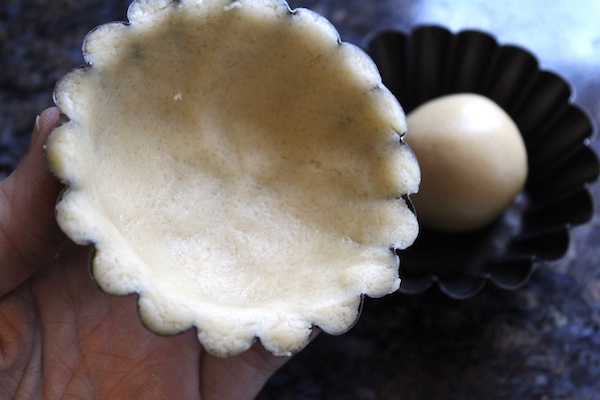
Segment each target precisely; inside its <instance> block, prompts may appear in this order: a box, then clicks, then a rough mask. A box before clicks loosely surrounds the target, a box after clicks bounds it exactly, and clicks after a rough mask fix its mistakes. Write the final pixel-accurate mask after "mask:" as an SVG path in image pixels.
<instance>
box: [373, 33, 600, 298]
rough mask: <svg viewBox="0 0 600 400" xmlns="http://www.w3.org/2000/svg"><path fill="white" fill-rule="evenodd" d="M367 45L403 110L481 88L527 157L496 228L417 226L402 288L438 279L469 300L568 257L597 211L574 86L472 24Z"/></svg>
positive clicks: (594, 170) (587, 124) (383, 36)
mask: <svg viewBox="0 0 600 400" xmlns="http://www.w3.org/2000/svg"><path fill="white" fill-rule="evenodd" d="M365 47H366V48H365V50H366V51H367V53H369V55H370V56H371V57H372V58H373V60H374V61H375V63H376V64H377V66H378V68H379V70H380V72H381V75H382V78H383V83H384V84H385V85H386V86H387V87H388V88H389V89H390V90H391V91H392V92H393V93H394V94H395V95H396V97H397V98H398V100H399V101H400V104H401V105H402V106H403V108H404V110H405V112H406V113H407V114H408V113H409V112H410V111H412V110H413V109H414V108H416V107H417V106H419V105H421V104H422V103H424V102H426V101H428V100H431V99H433V98H436V97H439V96H443V95H447V94H452V93H462V92H471V93H478V94H481V95H485V96H487V97H489V98H491V99H492V100H494V101H495V102H496V103H498V105H500V106H501V107H502V108H503V109H504V110H505V111H506V112H507V113H508V114H509V115H510V116H511V117H512V118H513V120H514V121H515V122H516V124H517V125H518V127H519V129H520V131H521V134H522V135H523V138H524V140H525V144H526V147H527V154H528V158H529V176H528V180H527V182H526V185H525V188H524V189H523V191H522V192H521V193H520V194H519V195H518V196H517V198H516V199H515V201H514V202H513V204H512V206H510V207H509V208H508V209H507V210H506V211H505V213H504V214H503V215H502V216H501V217H500V218H499V219H498V220H497V221H495V222H494V223H492V224H491V225H489V226H487V227H484V228H482V229H479V230H477V231H474V232H469V233H440V232H435V231H432V230H428V229H426V228H422V229H421V233H420V235H419V237H418V238H417V240H416V242H415V244H414V245H413V246H412V247H410V248H409V249H407V250H404V251H401V252H399V255H400V256H401V259H402V264H401V276H402V286H401V289H400V291H401V292H403V293H406V294H416V293H420V292H423V291H424V290H426V289H427V288H429V287H430V286H432V285H433V284H437V285H438V286H439V288H440V289H441V291H442V292H444V293H446V294H447V295H448V296H450V297H452V298H457V299H464V298H468V297H471V296H473V295H475V294H476V293H477V292H478V291H479V290H480V289H481V288H482V287H483V286H484V285H485V283H486V281H488V280H489V281H490V282H491V283H493V284H495V285H497V286H498V287H501V288H504V289H516V288H518V287H520V286H522V285H523V284H525V283H526V282H527V280H528V279H529V277H530V276H531V274H532V272H533V271H534V270H535V268H536V267H537V266H538V265H539V264H540V263H541V262H543V261H548V260H556V259H559V258H561V257H563V256H564V255H565V253H566V251H567V249H568V246H569V241H570V235H569V229H570V228H571V227H572V226H574V225H578V224H583V223H586V222H588V221H589V220H590V219H591V218H592V216H593V213H594V204H593V200H592V196H591V194H590V192H589V190H588V185H589V184H590V183H591V182H593V181H595V180H596V179H597V178H598V174H599V169H600V168H599V162H598V157H597V155H596V153H595V152H594V150H593V149H592V147H591V145H590V142H591V139H592V137H593V136H594V134H595V126H594V123H593V121H592V120H591V119H590V118H589V116H588V115H587V114H586V112H585V111H584V110H582V109H581V108H579V107H578V106H576V105H575V104H573V98H574V95H573V91H572V89H571V86H570V84H569V83H568V82H566V81H565V80H564V79H563V78H561V77H559V76H558V75H556V74H554V73H552V72H549V71H545V70H541V69H540V67H539V63H538V61H537V59H536V57H535V56H534V55H532V54H531V53H530V52H528V51H527V50H525V49H523V48H520V47H517V46H513V45H499V44H498V43H497V41H496V39H495V38H494V37H492V36H490V35H489V34H487V33H485V32H481V31H476V30H465V31H460V32H458V33H452V32H450V31H449V30H447V29H446V28H443V27H440V26H421V27H417V28H415V29H414V30H412V31H411V32H408V33H407V32H402V31H397V30H386V31H377V32H374V33H373V34H372V35H370V36H369V38H368V40H367V42H366V46H365ZM409 134H410V126H409ZM418 211H419V210H418V209H417V210H416V212H417V216H418Z"/></svg>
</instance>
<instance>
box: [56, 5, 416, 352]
mask: <svg viewBox="0 0 600 400" xmlns="http://www.w3.org/2000/svg"><path fill="white" fill-rule="evenodd" d="M128 16H129V20H130V24H121V23H114V24H108V25H104V26H101V27H99V28H98V29H96V30H94V31H93V32H91V33H90V35H88V37H87V39H86V42H85V47H84V50H85V56H86V60H87V61H88V63H89V65H88V66H87V67H85V68H81V69H78V70H75V71H73V72H72V73H70V74H69V75H68V76H67V77H66V78H64V79H63V80H62V81H61V82H60V84H59V85H58V87H57V89H56V94H55V97H56V103H57V105H58V106H59V108H60V109H61V111H62V112H63V113H64V114H66V116H67V117H68V118H69V122H68V123H65V124H63V125H62V126H61V127H60V128H58V129H56V130H55V131H54V132H53V134H52V136H51V137H50V140H49V142H48V145H47V155H48V160H49V163H50V165H51V167H52V168H53V170H54V171H55V173H56V174H57V175H58V176H59V177H60V178H61V179H62V180H63V181H64V182H65V183H67V185H68V190H67V191H66V192H65V194H64V196H63V197H62V199H61V201H60V202H59V203H58V205H57V215H58V221H59V223H60V225H61V227H62V228H63V230H64V231H65V232H66V233H67V234H68V235H69V236H70V237H71V238H72V239H73V240H75V241H76V242H77V243H81V244H85V243H93V244H94V245H95V248H96V255H95V258H94V261H93V274H94V278H95V280H96V281H97V282H98V284H99V286H100V287H101V288H102V289H103V290H104V291H106V292H107V293H110V294H117V295H120V294H127V293H132V292H137V293H139V294H140V301H139V303H140V314H141V317H142V319H143V321H144V323H145V324H146V326H148V327H149V328H150V329H151V330H153V331H155V332H158V333H161V334H174V333H177V332H180V331H182V330H185V329H188V328H190V327H191V326H195V327H196V329H197V332H198V337H199V339H200V341H201V343H202V344H203V345H204V346H205V347H206V348H207V350H208V351H210V352H211V353H213V354H216V355H219V356H229V355H233V354H237V353H239V352H241V351H243V350H245V349H247V348H248V347H249V346H250V345H251V344H252V342H253V341H254V340H255V338H259V339H260V340H261V341H262V343H263V345H264V346H265V347H266V348H267V349H268V350H270V351H272V352H273V353H275V354H291V353H293V352H295V351H297V350H299V349H301V348H302V347H303V346H305V345H306V343H307V341H308V337H309V334H310V331H311V328H312V326H313V325H318V326H319V327H321V328H322V329H323V330H325V331H326V332H330V333H333V334H338V333H343V332H344V331H346V330H347V329H348V328H349V327H350V326H351V325H352V324H353V323H354V321H355V319H356V318H357V316H358V311H359V306H360V302H361V296H362V295H363V294H366V295H369V296H383V295H386V294H388V293H391V292H393V291H395V290H396V289H397V288H398V286H399V277H398V260H397V256H396V255H395V253H394V251H393V249H402V248H405V247H407V246H409V245H410V244H411V243H412V242H413V240H414V239H415V237H416V235H417V230H418V227H417V222H416V218H415V216H414V214H413V213H412V212H411V211H410V210H409V208H408V206H407V204H406V202H405V200H403V199H402V198H401V196H403V195H406V194H408V193H413V192H415V191H416V190H417V187H418V183H419V179H420V173H419V168H418V165H417V161H416V159H415V157H414V154H413V153H412V152H411V151H410V149H409V148H408V147H407V146H406V145H404V144H403V143H402V142H401V140H400V135H402V134H403V133H404V132H405V131H406V125H405V118H404V114H403V112H402V109H401V107H400V106H399V104H398V103H397V101H396V100H395V98H394V97H393V96H392V94H391V93H390V92H389V91H388V90H387V89H386V88H385V87H383V86H382V84H381V78H380V76H379V74H378V72H377V70H376V68H375V66H374V64H373V62H372V61H371V60H370V59H369V58H368V57H367V56H366V55H365V54H364V53H363V52H362V51H361V50H359V49H358V48H357V47H355V46H353V45H350V44H346V43H341V42H339V38H338V35H337V32H336V31H335V30H334V28H333V27H332V26H331V25H330V24H329V23H328V22H327V21H326V20H325V19H324V18H322V17H320V16H318V15H317V14H315V13H313V12H311V11H308V10H305V9H299V10H295V11H294V12H293V13H292V12H291V11H290V10H289V9H288V6H287V4H286V3H284V2H283V1H278V0H252V1H249V0H241V1H236V2H231V1H222V0H211V1H209V0H204V1H200V0H182V1H181V2H174V1H165V0H162V1H161V0H158V1H157V0H154V1H150V0H146V1H137V2H134V3H133V5H132V6H131V8H130V11H129V14H128Z"/></svg>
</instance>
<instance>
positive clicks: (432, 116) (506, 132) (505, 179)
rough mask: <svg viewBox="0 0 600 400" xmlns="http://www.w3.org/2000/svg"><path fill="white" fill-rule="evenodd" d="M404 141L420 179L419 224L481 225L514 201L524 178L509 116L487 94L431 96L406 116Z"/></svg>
mask: <svg viewBox="0 0 600 400" xmlns="http://www.w3.org/2000/svg"><path fill="white" fill-rule="evenodd" d="M408 129H409V134H408V135H407V143H408V144H409V145H410V146H411V148H412V149H413V150H414V152H415V154H416V155H417V159H418V160H419V164H420V166H421V170H422V174H423V180H422V183H421V186H420V188H419V193H418V194H416V195H414V196H413V197H412V199H413V201H414V204H415V208H416V212H417V216H418V218H419V221H420V222H421V224H422V225H423V226H428V227H431V228H434V229H437V230H442V231H452V232H456V231H458V232H463V231H471V230H474V229H477V228H481V227H483V226H485V225H487V224H489V223H491V222H492V221H494V220H495V219H496V218H498V217H499V215H500V214H502V212H503V211H504V210H505V209H506V208H507V207H508V206H509V205H510V204H511V203H512V201H513V200H514V198H515V196H516V195H517V194H518V193H519V192H520V191H521V189H522V188H523V185H524V184H525V180H526V178H527V150H526V148H525V144H524V142H523V137H522V136H521V134H520V132H519V129H518V127H517V126H516V124H515V123H514V122H513V120H512V119H511V118H510V116H509V115H508V114H507V113H506V112H505V111H504V110H503V109H502V108H501V107H500V106H498V105H497V104H496V103H494V102H493V101H492V100H490V99H489V98H487V97H484V96H481V95H477V94H471V93H461V94H454V95H449V96H443V97H439V98H437V99H434V100H431V101H429V102H427V103H425V104H423V105H421V106H420V107H418V108H417V109H415V110H414V111H412V112H411V113H410V114H409V116H408Z"/></svg>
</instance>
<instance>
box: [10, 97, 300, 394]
mask: <svg viewBox="0 0 600 400" xmlns="http://www.w3.org/2000/svg"><path fill="white" fill-rule="evenodd" d="M58 124H59V112H58V110H57V109H56V108H50V109H48V110H45V111H44V112H43V113H42V114H41V116H40V117H39V118H38V120H37V121H36V124H35V127H34V131H33V136H32V139H31V143H30V146H29V150H28V152H27V155H26V156H25V157H24V159H23V160H22V162H21V163H20V164H19V166H18V167H17V168H16V169H15V171H14V172H13V173H12V174H11V175H10V176H9V177H8V178H6V179H5V180H4V181H3V182H1V183H0V399H17V400H18V399H41V398H47V399H60V398H84V399H186V400H187V399H203V400H206V399H218V400H226V399H235V400H242V399H252V398H254V397H255V396H256V395H257V393H258V392H259V391H260V389H261V388H262V386H263V385H264V384H265V382H266V381H267V379H268V378H269V377H270V376H271V375H272V374H273V373H274V372H275V371H276V370H277V369H278V368H279V367H280V366H282V365H283V364H284V363H285V362H286V361H287V360H288V358H286V357H276V356H273V355H272V354H270V353H269V352H267V351H266V350H264V348H263V347H262V346H261V345H260V343H256V344H254V345H253V346H252V347H251V348H250V349H249V350H248V351H246V352H244V353H242V354H241V355H239V356H236V357H231V358H217V357H214V356H212V355H210V354H208V353H206V352H205V351H204V350H203V349H202V347H201V346H200V344H199V342H198V339H197V338H196V335H195V332H194V331H193V330H189V331H187V332H185V333H183V334H181V335H178V336H175V337H169V338H166V337H160V336H157V335H154V334H153V333H151V332H149V331H148V330H146V329H145V328H144V327H143V325H142V324H141V322H140V319H139V317H138V315H137V307H136V301H137V297H136V296H135V295H131V296H125V297H114V296H108V295H106V294H104V293H103V292H102V291H101V290H100V289H99V288H97V287H96V286H95V285H94V283H93V282H92V280H91V278H90V276H89V273H88V268H87V261H88V253H89V251H90V249H89V248H88V247H83V246H77V245H75V244H74V243H72V242H71V241H69V240H68V239H67V238H66V236H65V235H64V234H63V233H62V232H61V231H60V229H59V227H58V225H57V224H56V220H55V218H54V204H55V202H56V199H57V197H58V195H59V193H60V191H61V190H62V186H61V184H60V183H59V182H58V181H57V180H56V178H54V177H53V176H52V174H51V173H50V171H49V169H48V167H47V166H46V162H45V159H44V154H43V144H44V143H45V142H46V139H47V137H48V135H49V134H50V132H51V130H52V129H53V128H54V127H56V126H58Z"/></svg>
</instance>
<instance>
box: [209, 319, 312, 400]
mask: <svg viewBox="0 0 600 400" xmlns="http://www.w3.org/2000/svg"><path fill="white" fill-rule="evenodd" d="M320 331H321V330H320V329H319V328H318V327H316V326H315V327H313V329H312V334H311V336H310V341H312V340H314V339H315V338H316V337H317V335H318V334H319V333H320ZM290 358H291V357H281V356H275V355H273V354H271V353H270V352H269V351H267V350H265V348H264V347H263V346H262V344H261V343H260V342H259V341H257V342H256V343H254V344H253V345H252V347H250V349H248V350H247V351H245V352H243V353H242V354H240V355H238V356H235V357H230V358H219V357H215V356H213V355H210V354H208V353H203V354H202V357H201V359H200V363H201V364H200V398H201V399H202V400H213V399H214V400H230V399H231V400H233V399H235V400H252V399H254V398H255V397H256V396H257V395H258V393H259V392H260V391H261V389H262V388H263V386H264V385H265V384H266V383H267V381H268V380H269V378H271V376H273V374H274V373H275V372H277V370H278V369H279V368H281V367H282V366H283V365H284V364H285V363H287V362H288V361H289V360H290Z"/></svg>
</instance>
